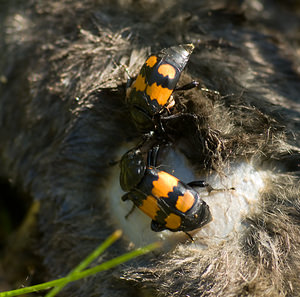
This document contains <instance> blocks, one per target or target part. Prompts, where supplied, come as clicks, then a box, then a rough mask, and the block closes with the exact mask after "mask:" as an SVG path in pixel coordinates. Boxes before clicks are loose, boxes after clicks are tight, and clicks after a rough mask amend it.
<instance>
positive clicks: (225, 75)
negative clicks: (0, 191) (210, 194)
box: [0, 0, 300, 296]
mask: <svg viewBox="0 0 300 297" xmlns="http://www.w3.org/2000/svg"><path fill="white" fill-rule="evenodd" d="M193 2H194V3H192V2H191V1H171V0H169V1H164V2H163V3H162V1H132V2H131V1H126V0H125V1H95V2H93V1H88V0H82V1H62V0H61V1H50V2H49V1H43V0H40V1H30V2H29V3H28V2H21V3H17V2H13V1H7V3H3V4H2V6H3V9H1V11H0V14H1V22H2V24H1V27H0V30H1V36H3V37H4V38H3V42H2V43H1V44H0V46H1V47H0V53H1V55H2V56H3V57H5V59H2V61H1V62H0V67H1V68H0V70H1V72H0V75H1V82H2V83H1V86H0V94H1V102H0V104H1V113H0V121H1V127H0V137H1V148H0V153H1V154H0V157H1V170H0V174H1V176H3V177H5V178H7V179H9V180H10V181H11V183H12V184H13V185H14V186H16V187H19V188H21V189H22V190H23V191H24V192H26V193H28V194H30V195H31V196H32V197H33V199H34V200H38V201H40V212H39V220H38V230H39V235H36V243H35V245H34V246H33V248H34V249H36V250H38V255H39V256H40V257H41V258H42V260H43V266H44V268H45V269H46V273H45V274H44V277H45V278H46V279H51V278H55V277H58V276H61V275H64V274H66V273H67V272H68V271H70V270H71V269H72V268H73V267H74V266H75V265H76V264H77V263H79V261H80V260H81V259H82V258H83V257H84V256H85V255H87V254H88V253H89V252H91V251H92V250H93V249H94V248H95V246H96V245H97V244H99V243H100V242H101V241H103V240H104V239H105V238H106V236H108V235H109V234H110V233H112V231H113V230H115V228H117V227H118V226H116V225H115V224H114V218H112V217H111V212H110V210H109V209H108V207H107V201H106V200H107V197H106V196H105V195H104V192H105V191H104V190H105V189H106V187H107V183H108V180H109V174H110V172H111V167H110V166H109V164H108V163H109V161H110V160H115V158H116V152H117V151H118V149H119V148H120V146H121V145H122V144H123V143H125V142H127V141H133V140H136V139H137V137H138V136H139V135H138V132H137V131H136V130H135V128H134V125H133V123H132V122H131V120H130V118H128V116H127V115H128V111H127V109H126V106H125V104H124V97H125V90H124V84H125V82H126V75H125V73H124V69H123V67H122V66H120V65H121V64H122V65H127V66H128V69H129V71H130V72H131V73H132V74H136V73H137V71H138V70H139V68H140V66H141V65H142V64H143V63H144V60H145V57H146V56H147V54H148V53H149V52H150V51H156V50H160V49H161V48H163V47H166V46H170V45H174V44H179V43H184V42H193V43H194V44H195V50H194V52H193V54H192V56H191V58H190V61H189V63H188V66H187V71H186V73H185V74H184V75H183V76H182V79H181V81H180V84H184V83H185V82H189V81H190V80H191V78H192V79H197V80H199V81H200V82H201V85H202V87H207V88H210V89H213V90H217V91H219V92H220V94H221V95H220V96H217V95H216V94H215V95H213V94H211V93H208V94H206V93H205V92H200V90H193V91H190V92H187V93H183V94H178V96H179V97H181V101H182V102H183V103H184V104H185V105H186V106H187V109H188V110H189V111H193V112H196V113H197V114H198V115H199V118H200V121H199V126H195V125H192V124H191V122H189V121H183V123H182V125H181V126H180V127H182V128H178V129H177V127H178V122H176V121H173V122H172V121H171V122H170V123H169V124H168V125H169V126H168V128H169V129H176V131H177V132H176V133H177V134H176V136H175V138H176V139H177V141H178V145H179V147H180V150H181V151H182V152H183V153H184V154H185V156H187V157H188V159H189V160H191V161H192V162H193V163H194V164H195V167H196V169H197V170H198V171H201V172H203V171H204V172H208V173H210V172H213V171H219V172H220V173H221V172H222V169H223V168H224V166H228V164H230V163H231V162H239V161H241V160H246V161H249V162H251V163H252V164H253V165H254V166H255V167H256V168H257V169H263V170H265V171H266V172H268V176H267V177H266V180H265V182H266V186H265V188H264V190H263V192H262V193H261V195H260V199H259V203H258V207H257V211H256V212H255V213H251V214H248V215H247V217H245V219H244V221H243V226H244V228H243V229H242V232H236V233H233V234H232V236H229V237H228V238H227V239H226V240H223V241H222V242H221V243H218V244H215V245H213V246H208V247H207V248H206V249H203V250H199V249H196V248H195V247H194V246H193V244H179V245H178V246H177V247H176V248H175V249H174V250H173V251H170V252H165V253H162V254H157V253H155V254H154V255H153V254H152V255H148V256H146V257H143V258H139V259H137V260H135V261H132V262H130V263H128V264H126V265H124V266H121V267H118V268H116V269H114V270H113V272H112V271H108V272H107V273H103V274H101V275H96V276H95V277H93V278H89V279H88V280H86V281H82V282H76V283H74V284H72V285H70V286H69V287H68V288H67V289H66V290H64V291H63V292H62V293H61V294H60V296H132V295H133V294H134V295H135V296H136V295H137V294H141V295H142V294H143V293H145V292H144V290H146V291H147V293H148V291H149V292H151V293H152V294H153V295H161V296H188V295H189V296H299V294H300V293H299V292H300V285H299V284H300V282H299V278H300V259H299V250H300V249H299V248H300V247H299V243H300V234H299V231H300V228H299V223H300V221H299V220H300V205H299V192H300V186H299V164H300V155H299V146H300V145H299V144H300V142H299V128H300V121H299V118H300V117H299V116H300V104H299V94H300V79H299V34H298V35H297V34H296V33H297V32H298V31H297V28H298V29H299V15H298V18H297V12H296V11H297V9H298V11H299V9H300V8H299V6H297V5H295V6H292V3H290V4H289V5H285V4H284V3H285V2H283V1H282V3H280V2H278V1H277V4H276V5H275V4H272V3H271V4H270V3H269V2H268V1H260V2H253V1H244V2H242V4H240V5H238V4H237V3H236V2H235V1H222V0H220V1H193ZM195 131H196V132H197V134H196V135H197V137H195ZM120 203H121V202H120ZM224 203H226V201H224ZM149 232H151V231H150V228H149ZM129 248H130V243H129V242H128V241H126V240H125V239H124V240H122V241H120V242H118V243H117V244H115V245H114V246H113V247H112V248H111V249H110V250H109V252H108V253H107V254H105V255H104V256H103V258H102V259H101V260H104V259H110V258H112V257H114V256H117V255H119V254H121V253H122V252H124V251H126V250H128V249H129ZM7 257H8V258H9V260H10V261H12V259H13V257H11V256H10V257H9V256H7ZM36 273H37V274H38V273H39V272H36Z"/></svg>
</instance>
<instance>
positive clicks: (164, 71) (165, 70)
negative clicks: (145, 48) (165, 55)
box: [157, 64, 176, 79]
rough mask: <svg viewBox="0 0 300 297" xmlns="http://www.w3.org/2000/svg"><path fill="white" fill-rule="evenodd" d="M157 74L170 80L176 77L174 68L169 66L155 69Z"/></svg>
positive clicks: (164, 65)
mask: <svg viewBox="0 0 300 297" xmlns="http://www.w3.org/2000/svg"><path fill="white" fill-rule="evenodd" d="M157 71H158V73H159V74H161V75H163V76H169V78H170V79H173V78H175V76H176V70H175V68H174V67H173V66H172V65H170V64H162V65H160V66H159V67H158V69H157Z"/></svg>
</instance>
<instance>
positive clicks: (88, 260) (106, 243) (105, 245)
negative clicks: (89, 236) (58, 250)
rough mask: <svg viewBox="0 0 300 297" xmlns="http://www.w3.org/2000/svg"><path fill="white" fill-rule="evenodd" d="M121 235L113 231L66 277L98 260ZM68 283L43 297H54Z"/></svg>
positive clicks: (119, 232)
mask: <svg viewBox="0 0 300 297" xmlns="http://www.w3.org/2000/svg"><path fill="white" fill-rule="evenodd" d="M121 235H122V231H121V230H117V231H115V232H114V233H113V234H112V235H111V236H109V237H108V238H107V239H106V240H105V241H104V242H103V243H102V244H101V245H99V246H98V247H97V248H96V249H95V250H94V251H93V252H92V253H90V254H89V255H88V256H87V257H86V258H85V259H84V260H83V261H82V262H81V263H79V265H78V266H76V267H75V268H74V269H73V270H72V271H71V272H70V273H69V274H68V275H67V277H70V276H71V275H73V273H75V272H80V271H82V270H83V269H85V267H87V266H88V265H89V264H90V263H91V262H93V261H94V260H95V259H96V258H98V257H99V256H100V255H101V254H102V253H103V252H104V251H105V250H106V249H107V248H109V247H110V246H111V245H112V244H113V243H114V242H115V241H116V240H118V239H119V238H120V237H121ZM67 284H68V282H66V283H64V284H61V285H59V286H56V287H55V288H53V289H52V290H51V291H50V292H49V293H48V294H47V295H46V296H45V297H54V296H55V295H56V294H57V293H58V292H59V291H60V290H62V289H63V288H64V287H65V286H66V285H67Z"/></svg>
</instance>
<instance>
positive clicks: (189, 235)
mask: <svg viewBox="0 0 300 297" xmlns="http://www.w3.org/2000/svg"><path fill="white" fill-rule="evenodd" d="M183 232H184V233H185V234H186V235H187V236H188V237H189V238H190V240H191V241H192V242H194V238H193V237H192V235H191V234H190V233H187V232H185V231H183Z"/></svg>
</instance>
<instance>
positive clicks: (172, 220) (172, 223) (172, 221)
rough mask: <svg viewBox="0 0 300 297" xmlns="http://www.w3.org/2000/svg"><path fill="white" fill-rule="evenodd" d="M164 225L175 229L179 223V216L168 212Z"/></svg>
mask: <svg viewBox="0 0 300 297" xmlns="http://www.w3.org/2000/svg"><path fill="white" fill-rule="evenodd" d="M165 222H166V227H167V228H170V229H177V228H179V227H180V225H181V217H179V216H178V215H176V214H174V213H170V214H169V215H168V216H167V217H166V218H165Z"/></svg>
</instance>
